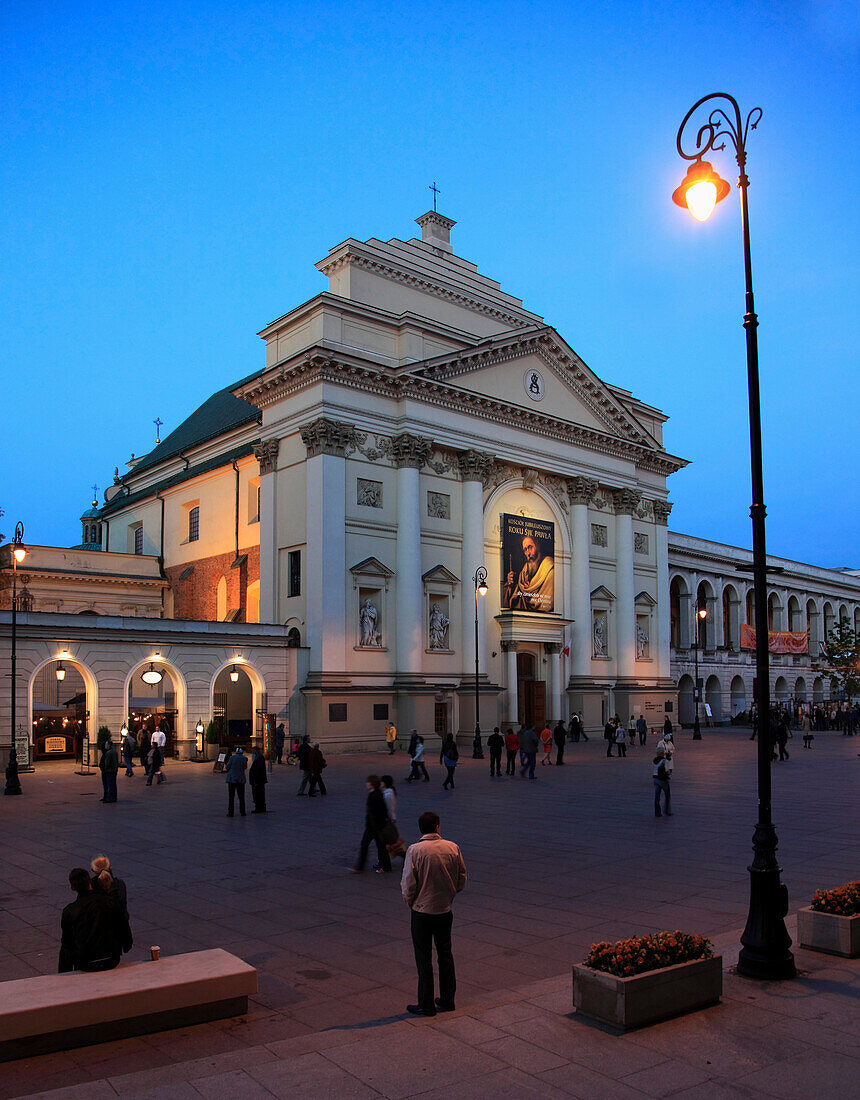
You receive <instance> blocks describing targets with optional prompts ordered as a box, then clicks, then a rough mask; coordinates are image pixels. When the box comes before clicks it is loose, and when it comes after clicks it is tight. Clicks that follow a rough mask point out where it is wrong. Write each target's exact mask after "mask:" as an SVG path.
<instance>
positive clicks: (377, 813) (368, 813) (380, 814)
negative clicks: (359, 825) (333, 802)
mask: <svg viewBox="0 0 860 1100" xmlns="http://www.w3.org/2000/svg"><path fill="white" fill-rule="evenodd" d="M388 822H389V817H388V807H387V806H386V805H385V797H384V795H383V793H382V780H381V779H380V778H379V776H378V775H369V776H368V777H367V806H366V809H365V813H364V833H363V834H362V837H361V844H360V846H359V849H358V859H357V860H356V863H355V866H354V867H351V868H350V870H351V871H352V872H353V874H360V873H361V872H362V871H363V870H364V864H365V862H366V861H367V850H368V848H369V847H370V842H371V840H372V841H373V842H374V843H375V844H376V852H377V855H378V856H379V866H378V867H377V868H376V873H377V874H379V875H388V874H391V857H390V856H389V855H388V847H387V846H386V843H385V838H384V837H383V835H382V833H383V830H384V828H385V826H386V825H387V824H388Z"/></svg>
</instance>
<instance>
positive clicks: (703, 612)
mask: <svg viewBox="0 0 860 1100" xmlns="http://www.w3.org/2000/svg"><path fill="white" fill-rule="evenodd" d="M696 614H697V615H698V616H699V618H700V619H701V620H702V621H703V622H704V620H705V619H707V617H708V609H707V607H700V608H699V610H698V611H697V612H696Z"/></svg>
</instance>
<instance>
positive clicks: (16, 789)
mask: <svg viewBox="0 0 860 1100" xmlns="http://www.w3.org/2000/svg"><path fill="white" fill-rule="evenodd" d="M20 793H21V781H20V779H19V778H18V753H17V752H16V751H15V746H14V745H13V746H12V748H11V749H10V750H9V763H8V764H7V766H6V789H5V790H4V791H3V794H20Z"/></svg>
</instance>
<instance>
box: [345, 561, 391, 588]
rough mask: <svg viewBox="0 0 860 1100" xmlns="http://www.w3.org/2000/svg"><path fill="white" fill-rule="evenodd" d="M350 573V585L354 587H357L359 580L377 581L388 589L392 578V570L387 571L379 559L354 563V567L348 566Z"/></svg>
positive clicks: (386, 567)
mask: <svg viewBox="0 0 860 1100" xmlns="http://www.w3.org/2000/svg"><path fill="white" fill-rule="evenodd" d="M349 571H350V573H352V583H353V585H354V586H357V585H358V582H359V580H377V581H382V582H383V584H384V585H385V587H386V588H388V582H389V581H390V580H391V578H392V577H393V576H394V570H393V569H389V568H388V566H387V565H384V564H383V563H382V562H381V561H380V560H379V558H372V557H371V558H364V559H363V561H360V562H356V564H355V565H353V566H350V570H349Z"/></svg>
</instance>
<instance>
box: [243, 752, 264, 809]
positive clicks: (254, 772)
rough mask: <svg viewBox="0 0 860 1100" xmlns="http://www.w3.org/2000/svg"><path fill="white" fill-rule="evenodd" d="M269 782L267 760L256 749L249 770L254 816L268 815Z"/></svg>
mask: <svg viewBox="0 0 860 1100" xmlns="http://www.w3.org/2000/svg"><path fill="white" fill-rule="evenodd" d="M268 781H269V777H268V776H267V775H266V758H265V756H263V754H262V752H260V750H259V749H254V759H253V760H252V761H251V766H250V768H248V782H249V783H250V784H251V797H252V798H253V799H254V808H253V810H251V813H252V814H265V813H268V811H267V809H266V784H267V783H268ZM240 805H241V803H240Z"/></svg>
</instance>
